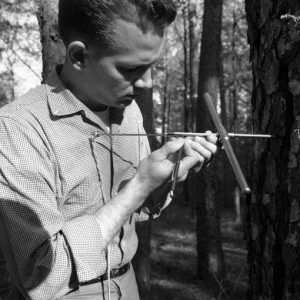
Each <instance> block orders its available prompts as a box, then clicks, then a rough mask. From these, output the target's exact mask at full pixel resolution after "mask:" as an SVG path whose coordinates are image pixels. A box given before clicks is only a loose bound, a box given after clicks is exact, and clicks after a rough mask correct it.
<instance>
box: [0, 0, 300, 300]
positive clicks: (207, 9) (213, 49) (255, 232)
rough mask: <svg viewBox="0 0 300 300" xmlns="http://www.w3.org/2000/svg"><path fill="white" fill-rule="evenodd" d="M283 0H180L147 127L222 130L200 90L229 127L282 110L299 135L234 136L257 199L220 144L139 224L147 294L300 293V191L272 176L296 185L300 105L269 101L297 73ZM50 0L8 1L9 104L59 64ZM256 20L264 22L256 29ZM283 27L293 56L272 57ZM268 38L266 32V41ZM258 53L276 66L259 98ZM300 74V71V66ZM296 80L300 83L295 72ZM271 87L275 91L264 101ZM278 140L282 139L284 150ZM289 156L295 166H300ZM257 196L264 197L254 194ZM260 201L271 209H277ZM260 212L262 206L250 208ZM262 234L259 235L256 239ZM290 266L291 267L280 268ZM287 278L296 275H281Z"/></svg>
mask: <svg viewBox="0 0 300 300" xmlns="http://www.w3.org/2000/svg"><path fill="white" fill-rule="evenodd" d="M54 2H55V1H54ZM275 2H276V1H274V3H273V1H270V0H267V1H265V2H264V3H263V4H262V2H261V1H258V0H257V1H252V2H251V1H246V2H245V1H242V0H233V1H221V0H205V1H204V0H181V1H177V2H176V5H177V7H178V16H177V19H176V21H175V23H174V24H173V25H172V26H171V27H170V28H169V30H168V32H167V36H166V45H165V49H164V53H163V56H162V59H161V61H160V62H159V63H158V64H157V65H156V66H155V67H154V68H153V80H154V88H153V91H151V92H150V93H149V92H148V93H146V94H145V95H144V96H145V98H146V99H147V103H148V104H149V103H151V105H150V107H149V105H148V106H147V107H143V104H142V105H141V109H142V111H144V112H146V113H145V114H144V118H145V122H146V123H147V125H146V126H145V127H146V129H147V130H148V132H156V133H167V132H174V131H193V132H195V131H204V130H206V129H211V130H214V128H213V126H212V124H211V123H210V120H209V117H208V113H207V111H206V110H205V107H203V106H202V104H201V102H203V101H202V93H203V92H204V91H209V92H210V93H211V94H212V96H213V98H214V102H215V106H216V109H217V111H218V113H219V114H220V118H221V119H222V122H223V124H224V126H225V128H227V130H228V131H229V132H233V133H237V132H238V133H251V132H253V131H255V132H261V131H263V132H261V133H265V132H266V131H267V130H268V129H273V131H276V130H275V129H274V128H275V125H274V126H273V127H274V128H273V127H272V126H269V127H268V126H267V125H266V124H268V125H270V124H272V123H274V124H276V125H278V124H279V122H278V120H281V121H282V122H283V124H282V126H281V127H285V126H286V127H287V130H286V131H285V133H284V134H283V135H284V137H286V140H287V139H290V142H289V143H288V144H285V143H284V142H282V143H281V144H280V145H279V146H277V145H275V146H274V147H275V148H276V149H277V150H276V149H275V150H276V151H273V149H272V145H273V144H272V145H271V146H270V143H269V142H257V141H256V140H252V139H232V140H231V143H232V146H233V148H234V150H235V153H236V155H237V157H238V160H239V162H240V164H241V167H242V170H243V171H244V173H245V175H246V178H247V179H248V181H249V183H251V184H252V185H253V187H254V188H255V192H254V193H253V194H252V196H251V198H248V199H246V197H244V196H243V195H241V194H240V191H239V188H238V186H237V182H236V179H235V177H234V174H233V172H232V170H231V167H230V164H229V162H228V159H227V157H226V155H225V153H224V152H221V153H220V154H219V155H218V157H217V158H216V159H215V161H214V163H213V165H212V166H211V167H210V168H209V170H207V172H206V173H205V174H206V175H203V174H201V175H200V177H199V176H197V175H195V174H191V175H190V176H189V178H188V180H187V182H186V183H184V184H180V185H178V187H177V193H176V199H175V201H174V203H173V206H172V207H171V208H169V209H168V210H167V211H166V212H165V213H164V215H163V216H162V217H161V218H159V219H158V220H156V221H154V222H153V224H152V225H151V224H147V225H142V226H141V228H139V231H140V240H141V248H140V249H139V252H138V255H137V260H136V262H135V263H136V265H137V267H136V269H137V273H138V275H139V276H138V278H139V281H140V282H139V285H140V289H141V293H142V295H143V298H142V299H161V298H162V297H165V298H166V299H246V294H248V298H249V299H273V298H274V299H294V298H288V297H287V296H286V295H292V297H294V296H295V295H297V291H298V290H299V289H298V288H297V284H295V283H293V282H297V278H298V270H294V269H293V270H292V271H291V269H289V266H290V265H293V263H294V262H295V261H298V254H295V253H298V252H297V249H298V233H295V231H293V235H292V236H291V235H290V232H289V228H290V224H291V222H292V223H293V224H294V223H295V220H296V221H297V220H298V217H297V216H295V215H297V214H294V215H293V216H291V211H292V209H291V207H292V208H296V210H297V211H298V207H299V205H298V201H299V196H297V193H296V195H295V194H293V199H294V202H292V199H291V198H289V197H288V196H287V199H288V200H289V201H288V202H289V204H288V205H286V206H284V207H282V205H281V204H280V203H279V202H280V201H278V197H279V196H280V193H279V191H278V189H277V188H273V186H274V185H275V186H280V188H279V190H280V191H281V192H282V186H284V185H285V184H286V180H284V179H283V178H282V177H281V176H280V175H278V173H280V172H279V171H278V170H283V174H287V167H282V166H281V165H280V163H279V161H281V162H282V163H283V162H284V163H285V162H287V161H289V155H288V152H289V151H290V149H291V145H294V146H295V147H297V145H298V142H297V139H295V135H294V134H293V133H294V130H297V128H298V127H297V126H296V125H297V120H298V119H297V112H295V111H294V112H292V111H291V110H289V111H288V112H289V114H290V115H289V114H288V113H286V111H285V107H289V106H288V104H286V106H285V107H284V108H283V107H281V106H280V107H279V106H277V104H276V103H275V104H276V106H277V107H279V110H280V113H277V115H275V117H274V115H273V114H272V109H271V105H270V103H273V102H272V101H269V100H272V99H271V98H268V97H269V95H272V97H273V95H276V94H277V92H278V93H281V92H280V90H281V89H283V85H284V84H285V85H288V86H290V85H289V82H286V81H288V80H282V81H281V80H280V78H281V77H284V76H279V75H278V73H279V71H278V69H280V68H279V66H282V65H288V66H289V67H287V68H286V70H283V69H281V71H282V73H281V74H285V73H287V74H289V75H287V77H289V76H291V74H292V73H291V72H292V71H293V70H291V68H290V65H291V61H293V62H296V65H298V62H299V56H297V53H298V52H299V51H298V52H297V51H296V50H299V40H300V37H299V28H298V27H297V26H298V25H299V19H298V17H297V14H298V13H299V9H300V7H299V4H297V1H281V2H282V3H284V2H286V3H285V5H284V4H282V3H280V1H279V2H276V3H275ZM49 3H50V1H48V4H49ZM288 5H289V7H288V9H287V6H288ZM48 6H49V5H48ZM48 6H47V1H42V0H41V1H33V0H2V2H1V3H0V74H1V77H0V106H3V105H5V104H7V103H9V102H11V101H13V100H14V99H15V98H17V97H19V96H20V95H22V94H23V93H25V92H26V91H27V90H28V89H30V88H32V87H34V86H36V85H37V84H39V83H40V82H41V81H42V80H43V78H44V77H46V75H47V73H49V69H51V68H53V64H52V66H51V64H50V67H49V66H48V65H49V60H51V59H49V58H48V60H47V58H46V56H45V51H46V50H45V48H46V47H45V39H47V36H45V32H43V27H45V24H46V23H47V19H46V18H45V15H44V14H46V10H45V9H46V7H48ZM50 6H51V5H50ZM255 10H256V16H257V20H256V19H255V18H254V15H255ZM246 12H247V13H246ZM291 12H293V13H295V16H294V15H291V14H290V13H291ZM288 13H289V14H288ZM285 14H286V16H288V17H286V20H287V21H286V22H284V21H282V25H278V26H279V27H280V26H283V27H280V30H279V29H278V32H280V33H278V35H276V36H275V35H274V36H271V37H270V36H269V39H268V38H266V37H268V35H267V34H266V35H264V34H262V32H263V30H264V29H263V27H265V28H267V30H270V29H271V28H274V27H272V26H273V23H272V22H273V20H274V19H278V17H279V18H280V17H282V16H284V15H285ZM289 16H290V17H289ZM247 21H248V24H247ZM266 24H271V25H272V26H269V27H268V26H266ZM254 25H257V27H258V28H259V29H257V30H256V29H255V26H254ZM52 26H54V29H53V30H50V31H48V35H49V36H48V39H50V40H52V42H55V43H59V40H58V39H59V38H58V37H57V36H56V31H55V30H56V28H55V22H54V25H52ZM293 28H294V29H293ZM293 30H294V31H293ZM49 32H50V34H49ZM253 32H255V33H256V34H253ZM258 32H259V34H258ZM272 32H273V31H272ZM292 34H294V35H292ZM46 35H47V33H46ZM281 36H284V37H285V38H286V37H290V36H291V38H290V39H291V40H292V42H290V44H289V46H290V48H291V49H292V50H291V49H290V48H288V47H286V48H284V50H282V49H281V50H282V52H284V55H283V56H284V57H283V58H282V57H279V58H278V61H275V59H274V58H273V60H271V59H269V58H268V59H266V60H265V61H266V62H265V61H264V60H260V61H259V59H258V57H259V53H260V52H259V51H255V47H257V48H258V47H259V46H256V45H260V44H261V45H265V46H264V48H263V49H264V50H263V51H264V52H261V53H267V54H266V56H267V55H268V53H274V51H275V50H274V47H275V48H276V46H272V45H273V44H274V41H277V42H278V40H279V41H280V42H281V43H283V44H284V45H287V43H288V40H287V39H283V38H282V39H280V37H281ZM255 39H256V40H255ZM259 39H260V43H256V42H257V40H259ZM276 39H277V40H276ZM283 40H284V41H283ZM251 47H252V48H251ZM250 49H251V51H250ZM266 49H267V50H266ZM276 49H277V50H278V47H277V48H276ZM295 49H296V50H295ZM253 53H254V54H255V55H254V54H253ZM291 53H292V54H291ZM295 53H296V54H295ZM42 54H43V56H42ZM57 56H59V55H57ZM261 56H262V55H261ZM295 56H296V58H295ZM287 57H288V59H287ZM280 59H282V62H281V60H280ZM54 61H55V59H54ZM251 62H252V63H251ZM260 64H262V65H263V66H264V68H266V70H263V73H264V74H267V75H266V76H265V77H264V78H263V79H262V83H261V86H264V89H263V90H264V91H266V93H261V95H260V98H259V97H258V96H256V94H255V93H253V87H252V85H253V82H254V83H255V87H257V85H258V82H260V80H261V79H260V77H259V76H257V74H258V73H259V72H258V73H257V74H256V73H255V70H257V68H258V70H259V69H260ZM289 68H290V69H289ZM261 69H263V67H261ZM293 74H294V73H293ZM277 75H278V76H277ZM278 78H279V79H278ZM289 78H290V77H289ZM293 78H298V75H297V76H296V75H295V76H294V77H293ZM276 80H278V81H279V82H280V84H277V83H276ZM293 83H294V85H296V86H298V84H299V82H298V81H297V80H296V81H293ZM299 86H300V85H299ZM292 87H294V86H292ZM285 89H286V88H284V90H285ZM258 90H260V89H258ZM290 93H291V94H293V95H294V96H295V97H296V96H297V97H298V95H299V93H300V92H299V91H298V89H297V88H294V89H293V90H292V91H291V92H290ZM281 94H282V93H281ZM270 97H271V96H270ZM283 97H284V96H283ZM261 98H263V99H265V101H261V100H257V99H261ZM283 99H284V98H283ZM258 101H261V103H259V104H260V105H259V107H257V105H256V104H257V103H258ZM290 101H292V100H290ZM145 102H146V101H145ZM282 102H284V101H283V100H282ZM267 103H269V104H267ZM273 104H274V103H273ZM275 104H274V106H275ZM264 113H266V114H264ZM282 115H284V116H285V118H284V120H287V119H288V118H289V116H290V121H289V122H287V121H284V120H283V118H282ZM276 116H278V118H277V117H276ZM294 123H295V124H296V125H295V124H294ZM295 126H296V127H295ZM281 129H282V128H281ZM269 133H273V132H269ZM163 142H164V138H163V137H161V138H158V139H151V145H152V148H153V149H154V148H156V147H158V146H159V145H160V144H161V143H163ZM293 143H294V144H293ZM295 143H296V145H295ZM280 147H281V148H282V149H283V150H280V151H279V150H278V149H279V148H280ZM281 148H280V149H281ZM266 149H267V150H266ZM284 149H285V151H284ZM273 152H276V154H274V155H273ZM266 153H268V155H266ZM282 153H283V154H282ZM293 153H294V154H295V157H294V159H295V160H296V161H297V159H298V156H296V155H297V154H298V148H293ZM266 156H267V159H266V158H265V157H266ZM262 157H263V161H262ZM270 157H271V158H270ZM273 158H274V159H273ZM283 158H284V159H283ZM258 162H259V165H258ZM286 164H287V165H288V163H286ZM261 165H262V166H263V167H262V169H260V166H261ZM289 167H291V169H292V167H293V166H291V165H289ZM293 168H295V167H293ZM275 170H277V171H275ZM295 174H296V173H295ZM295 174H294V175H293V180H295V181H296V180H297V178H298V176H299V175H298V173H297V174H296V175H295ZM256 175H259V176H256ZM266 177H269V178H270V179H269V181H268V180H265V178H266ZM287 178H288V176H287ZM259 179H263V180H262V182H261V181H260V182H258V181H259ZM266 182H267V187H266ZM289 184H290V182H289ZM287 187H288V185H287ZM270 190H271V192H270ZM289 191H290V190H289ZM289 191H288V192H287V194H288V193H289ZM276 195H279V196H276ZM254 199H255V201H254ZM273 199H274V203H275V204H274V205H273V204H272V203H273ZM256 202H257V203H259V205H257V206H256V205H253V204H254V203H256ZM261 203H262V204H263V205H264V206H266V205H269V206H270V207H271V208H272V210H271V213H270V214H269V213H268V212H266V209H265V207H262V206H261V205H260V204H261ZM270 203H271V204H272V205H271V204H270ZM270 207H268V208H270ZM281 208H282V215H285V216H286V218H285V220H291V222H289V221H286V222H285V223H284V224H283V223H281V221H280V220H281V219H280V218H281V217H282V215H280V213H277V212H276V209H281ZM250 211H251V212H252V213H254V214H253V215H254V217H252V216H251V217H250V215H249V212H250ZM273 212H274V214H273ZM265 216H267V220H269V221H270V224H271V225H270V224H268V221H266V222H265V223H263V222H261V220H263V219H264V218H265ZM278 219H279V221H278ZM276 222H277V223H279V225H280V226H278V228H277V227H276V226H274V224H276ZM273 227H276V228H274V229H273ZM270 228H272V229H270ZM293 230H295V229H293ZM282 232H284V233H282ZM297 232H298V231H297ZM282 234H283V236H282ZM150 237H151V242H150ZM278 237H279V238H278ZM257 240H259V241H260V242H259V243H257V244H256V241H257ZM286 240H288V241H289V243H288V244H289V245H290V244H291V245H293V248H292V251H291V252H292V255H293V256H292V259H291V260H290V261H289V262H288V263H285V259H284V257H283V250H282V249H283V248H284V247H283V243H284V242H285V241H286ZM251 241H254V242H251ZM276 251H277V252H276ZM286 252H288V251H286ZM261 256H263V258H261ZM274 257H275V258H276V262H277V260H278V258H279V257H280V259H279V260H280V262H279V263H278V265H277V264H276V263H273V259H274ZM264 258H265V260H264ZM284 264H285V265H284ZM3 266H4V262H2V269H1V281H0V295H2V296H3V297H4V296H5V295H6V293H7V290H8V284H9V281H10V279H9V277H8V276H7V274H6V272H5V269H4V267H3ZM284 267H285V268H284ZM280 270H282V271H283V274H284V275H282V276H278V272H280ZM276 272H277V273H276ZM284 272H285V273H284ZM287 273H288V275H286V274H287ZM291 274H292V275H291ZM299 277H300V274H299ZM291 278H292V279H291ZM285 280H287V281H288V282H289V284H287V283H285V284H282V283H281V282H282V281H285ZM290 281H291V282H292V284H291V282H290ZM279 282H280V284H279V285H278V283H279ZM277 285H278V287H276V286H277ZM283 295H285V296H284V297H286V298H284V297H283ZM260 296H261V297H262V298H259V297H260ZM264 297H265V298H264ZM272 297H273V298H272ZM295 299H297V298H295Z"/></svg>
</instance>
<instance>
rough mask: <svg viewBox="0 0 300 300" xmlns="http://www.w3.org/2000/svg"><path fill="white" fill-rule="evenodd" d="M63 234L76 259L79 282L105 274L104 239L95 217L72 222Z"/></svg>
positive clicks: (63, 230)
mask: <svg viewBox="0 0 300 300" xmlns="http://www.w3.org/2000/svg"><path fill="white" fill-rule="evenodd" d="M62 232H63V234H64V236H65V238H66V240H67V242H68V245H69V247H70V250H71V252H72V256H73V257H74V262H75V267H76V271H77V276H78V280H79V282H84V281H88V280H91V279H94V278H96V277H98V276H100V275H101V274H103V273H104V272H105V267H106V266H105V267H104V266H103V261H105V251H104V249H103V237H102V233H101V229H100V226H99V225H98V223H97V221H96V219H95V217H94V216H83V217H79V218H76V219H74V220H71V221H70V222H68V223H66V225H65V226H64V227H63V228H62Z"/></svg>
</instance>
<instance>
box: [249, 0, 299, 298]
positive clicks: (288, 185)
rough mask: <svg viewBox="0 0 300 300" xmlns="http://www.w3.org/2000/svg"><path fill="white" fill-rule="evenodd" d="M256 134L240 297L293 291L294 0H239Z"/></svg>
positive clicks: (295, 230)
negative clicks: (262, 135)
mask: <svg viewBox="0 0 300 300" xmlns="http://www.w3.org/2000/svg"><path fill="white" fill-rule="evenodd" d="M246 12H247V21H248V25H249V29H248V37H249V42H250V45H251V61H252V67H253V94H252V106H253V121H254V130H255V132H268V133H272V134H275V135H276V136H277V138H276V139H272V140H269V141H262V140H261V141H259V140H257V141H256V142H255V144H254V148H253V150H254V155H255V160H254V164H253V171H252V172H253V175H252V178H253V180H252V185H253V187H252V190H253V193H252V196H251V199H249V201H247V205H248V219H247V225H248V245H249V264H250V283H249V286H250V289H249V293H248V299H295V300H296V299H300V251H299V249H300V248H299V247H300V230H299V228H300V227H299V224H300V168H299V164H300V151H299V149H300V148H299V146H300V135H299V132H300V131H299V129H300V2H299V0H287V1H275V0H264V1H260V0H246Z"/></svg>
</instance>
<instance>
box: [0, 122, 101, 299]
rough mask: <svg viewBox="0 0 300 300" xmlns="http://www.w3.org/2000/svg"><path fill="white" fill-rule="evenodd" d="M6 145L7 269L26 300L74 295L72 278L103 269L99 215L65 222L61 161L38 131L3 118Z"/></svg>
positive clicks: (2, 171)
mask: <svg viewBox="0 0 300 300" xmlns="http://www.w3.org/2000/svg"><path fill="white" fill-rule="evenodd" d="M0 141H1V142H0V243H1V247H2V250H3V254H4V256H5V259H6V263H7V267H8V269H9V272H10V275H11V276H12V277H13V278H14V281H15V283H16V285H17V287H18V289H19V290H20V291H21V292H22V293H23V294H24V295H25V296H26V297H29V298H30V299H44V300H46V299H51V300H52V299H57V298H59V297H61V296H62V295H64V294H66V293H67V292H68V291H70V289H71V288H72V284H73V282H72V280H71V279H73V278H75V280H74V282H75V283H76V282H77V280H78V281H87V280H90V279H92V278H95V277H97V276H99V275H100V274H101V272H102V271H103V270H100V265H101V263H100V261H101V259H103V257H102V256H104V255H105V254H104V249H103V240H102V235H101V230H100V227H99V226H98V224H97V222H96V220H95V218H94V216H93V215H87V216H82V217H79V218H76V219H73V220H71V221H68V222H67V221H66V220H65V219H64V217H63V215H62V214H61V212H60V210H59V202H58V197H59V195H58V182H57V177H58V176H57V170H56V167H55V162H54V161H55V158H54V157H53V155H52V154H51V149H49V146H48V145H47V143H46V142H45V141H43V139H42V138H41V137H40V136H39V135H38V134H37V132H35V131H34V129H33V128H31V127H29V126H28V127H27V126H24V124H19V123H18V122H16V121H15V120H13V119H11V118H9V117H1V118H0ZM86 240H88V241H89V246H88V247H87V245H86V242H85V241H86ZM101 253H102V254H101Z"/></svg>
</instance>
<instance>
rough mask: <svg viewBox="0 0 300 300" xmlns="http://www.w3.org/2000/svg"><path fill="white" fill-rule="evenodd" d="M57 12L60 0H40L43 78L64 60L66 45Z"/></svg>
mask: <svg viewBox="0 0 300 300" xmlns="http://www.w3.org/2000/svg"><path fill="white" fill-rule="evenodd" d="M57 12H58V0H51V1H49V0H40V1H39V4H38V12H37V18H38V22H39V27H40V34H41V43H42V58H43V80H45V79H46V78H47V77H48V76H49V74H50V73H51V72H52V71H53V70H54V68H55V66H56V65H58V64H62V63H63V61H64V56H65V47H64V45H63V42H62V40H61V39H60V37H59V34H58V24H57Z"/></svg>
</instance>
